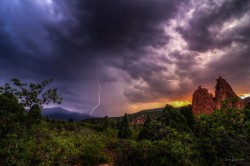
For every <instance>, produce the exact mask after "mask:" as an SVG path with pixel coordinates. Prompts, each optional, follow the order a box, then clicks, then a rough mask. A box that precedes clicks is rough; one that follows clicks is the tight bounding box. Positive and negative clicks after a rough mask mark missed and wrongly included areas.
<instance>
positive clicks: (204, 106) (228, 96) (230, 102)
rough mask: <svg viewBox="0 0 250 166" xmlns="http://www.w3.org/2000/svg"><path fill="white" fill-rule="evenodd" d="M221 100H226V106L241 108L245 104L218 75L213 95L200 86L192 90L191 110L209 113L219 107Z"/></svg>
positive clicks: (198, 112) (195, 112)
mask: <svg viewBox="0 0 250 166" xmlns="http://www.w3.org/2000/svg"><path fill="white" fill-rule="evenodd" d="M223 101H227V105H226V106H228V107H234V108H238V109H242V108H245V106H246V102H245V101H244V100H242V99H241V98H240V97H239V96H237V95H236V94H235V92H234V91H233V89H232V88H231V86H230V85H229V84H228V83H227V81H226V80H225V79H223V78H221V77H219V79H217V84H216V86H215V97H213V95H212V94H211V93H209V92H208V90H207V89H206V88H201V86H199V88H198V89H197V90H196V91H195V92H194V94H193V101H192V111H193V113H194V114H200V113H205V114H210V113H212V112H213V111H214V110H215V109H220V108H221V107H222V104H221V103H222V102H223Z"/></svg>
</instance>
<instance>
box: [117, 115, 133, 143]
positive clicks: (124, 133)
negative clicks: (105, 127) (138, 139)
mask: <svg viewBox="0 0 250 166" xmlns="http://www.w3.org/2000/svg"><path fill="white" fill-rule="evenodd" d="M131 136H132V129H131V127H130V125H129V120H128V115H127V114H126V113H125V115H124V116H123V118H122V122H121V125H120V127H119V133H118V137H119V138H131Z"/></svg>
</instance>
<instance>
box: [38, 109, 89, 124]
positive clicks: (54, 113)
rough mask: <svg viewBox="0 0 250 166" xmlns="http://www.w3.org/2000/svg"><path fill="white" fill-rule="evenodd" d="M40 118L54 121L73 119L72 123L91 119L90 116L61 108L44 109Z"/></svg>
mask: <svg viewBox="0 0 250 166" xmlns="http://www.w3.org/2000/svg"><path fill="white" fill-rule="evenodd" d="M42 116H43V117H48V118H50V119H56V120H70V119H73V120H74V121H80V120H84V119H89V118H92V116H90V115H88V114H83V113H78V112H71V111H68V110H65V109H63V108H61V107H54V108H45V109H43V110H42Z"/></svg>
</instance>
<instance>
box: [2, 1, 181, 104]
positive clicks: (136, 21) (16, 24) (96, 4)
mask: <svg viewBox="0 0 250 166" xmlns="http://www.w3.org/2000/svg"><path fill="white" fill-rule="evenodd" d="M179 2H180V1H167V0H163V1H162V0H156V1H155V0H150V1H144V0H138V1H133V0H125V1H116V0H107V1H101V0H84V1H80V0H77V1H71V2H68V1H62V0H58V1H53V3H52V4H51V3H49V2H47V1H43V2H34V1H29V0H25V1H22V2H10V1H2V2H1V7H0V8H1V12H0V18H1V21H0V23H1V24H0V27H1V28H0V35H1V36H0V38H1V42H0V48H1V62H0V63H1V70H2V71H4V73H5V76H6V77H13V76H14V77H19V78H20V77H21V78H32V79H33V80H35V81H36V80H38V79H39V80H40V79H41V78H49V77H53V78H54V79H55V80H56V85H57V86H58V87H59V89H63V90H62V93H64V92H65V93H66V94H67V95H68V96H69V97H68V98H67V97H66V100H67V99H68V100H69V101H72V102H73V101H74V103H76V102H75V101H76V99H73V97H72V96H74V94H75V95H77V94H76V93H75V91H76V89H77V88H72V87H71V86H72V85H73V82H78V83H76V84H75V85H74V86H75V87H79V86H81V85H83V86H87V84H86V83H85V84H82V82H83V81H87V82H88V79H89V77H91V79H93V78H95V77H98V76H99V77H101V79H102V80H103V81H115V78H114V76H110V75H109V73H106V68H108V67H109V66H111V67H115V68H120V69H122V70H124V71H126V72H127V73H128V74H129V75H131V76H132V77H133V78H135V79H137V78H138V77H139V75H140V74H144V73H151V74H152V71H156V72H157V71H159V70H163V68H162V67H161V66H159V65H155V64H153V63H144V62H140V63H136V61H140V60H141V59H143V58H146V57H148V56H149V54H150V53H151V52H150V51H149V50H147V49H146V47H151V48H154V49H155V48H160V47H162V46H163V45H165V44H167V42H168V39H169V37H168V35H167V34H166V32H165V31H164V24H165V23H166V22H167V21H168V19H170V18H172V17H173V16H174V13H175V12H176V11H177V7H178V4H179ZM138 65H142V66H143V65H144V66H145V67H146V68H143V67H142V66H141V67H140V66H138ZM95 75H96V76H95ZM140 77H146V74H144V75H143V76H140ZM28 80H30V79H28ZM82 89H85V88H82ZM83 103H84V102H83Z"/></svg>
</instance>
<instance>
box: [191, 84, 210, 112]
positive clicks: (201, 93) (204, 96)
mask: <svg viewBox="0 0 250 166" xmlns="http://www.w3.org/2000/svg"><path fill="white" fill-rule="evenodd" d="M214 109H215V103H214V98H213V95H212V94H211V93H208V90H207V89H206V88H201V86H199V88H198V89H197V90H196V91H195V92H194V94H193V102H192V111H193V113H194V114H200V113H205V114H210V113H212V112H213V111H214Z"/></svg>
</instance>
